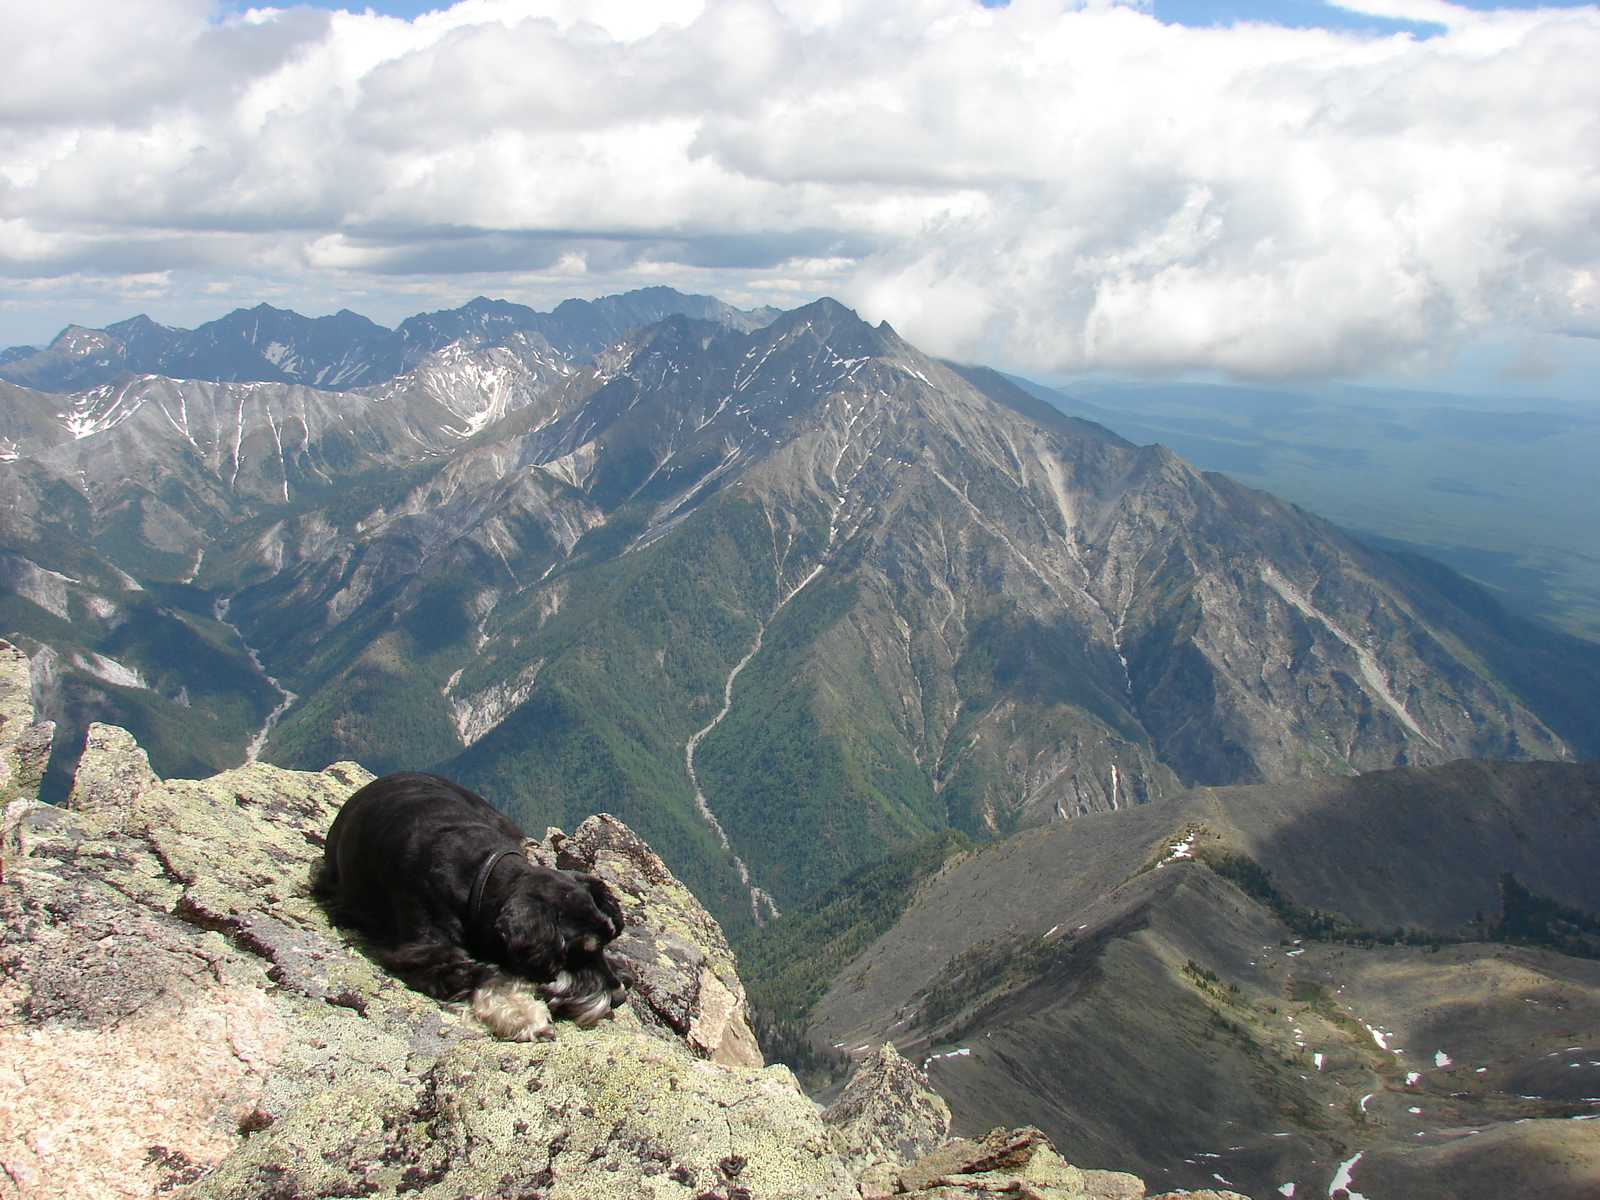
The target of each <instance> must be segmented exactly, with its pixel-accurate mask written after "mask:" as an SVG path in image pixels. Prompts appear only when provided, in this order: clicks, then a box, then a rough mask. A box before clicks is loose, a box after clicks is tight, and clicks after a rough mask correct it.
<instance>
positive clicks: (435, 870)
mask: <svg viewBox="0 0 1600 1200" xmlns="http://www.w3.org/2000/svg"><path fill="white" fill-rule="evenodd" d="M523 841H524V836H523V833H522V830H520V829H519V828H517V825H516V823H515V822H514V821H512V820H511V819H510V818H508V817H506V816H505V815H504V814H502V813H500V812H497V811H496V810H495V809H494V808H493V807H492V806H491V805H490V804H489V802H488V801H487V800H484V799H483V798H482V797H481V796H477V795H474V794H473V793H472V792H469V791H467V790H466V789H465V788H463V787H459V786H457V785H456V784H454V783H451V782H450V781H449V780H448V779H442V778H440V777H439V776H437V775H424V774H421V773H419V772H415V771H403V772H399V773H397V774H394V775H385V776H384V777H383V778H381V779H375V780H373V781H372V782H371V783H369V784H367V785H366V787H364V788H362V789H361V790H360V791H358V792H356V793H355V795H353V796H351V797H350V799H348V800H346V801H345V802H344V807H343V808H341V809H340V810H339V815H338V816H337V817H335V818H334V821H333V826H332V827H331V828H330V829H329V830H328V843H327V849H326V852H325V854H324V856H323V860H322V864H321V866H320V868H319V869H318V870H317V872H316V874H315V878H314V880H313V882H312V894H313V895H314V896H316V897H317V899H318V900H320V901H321V902H322V904H323V906H324V907H325V908H326V909H327V910H328V912H329V914H330V915H331V916H332V918H333V919H334V920H335V921H337V922H338V923H339V924H341V925H349V926H352V927H353V928H355V929H358V930H360V931H361V932H362V933H363V934H365V935H366V936H367V938H368V939H369V940H370V942H371V952H372V957H373V958H374V959H376V960H377V961H378V963H379V964H380V965H382V966H383V967H385V968H387V969H388V970H389V971H391V972H393V973H394V974H395V975H397V976H399V977H400V978H401V979H403V980H405V982H406V983H408V984H409V985H410V986H411V987H413V988H415V989H416V990H417V991H419V992H425V993H426V994H427V995H430V996H435V997H437V998H439V999H441V1000H457V999H463V998H465V997H467V996H468V995H469V994H470V995H471V997H472V1010H473V1012H474V1013H476V1014H477V1015H478V1017H479V1018H480V1019H482V1020H483V1021H484V1022H485V1023H486V1024H488V1025H489V1027H490V1028H491V1029H492V1030H493V1031H494V1032H495V1033H496V1034H497V1035H499V1036H501V1037H505V1038H512V1039H514V1040H517V1041H529V1040H531V1039H532V1038H534V1037H539V1036H545V1035H549V1034H550V1033H551V1024H550V1016H551V1011H552V1010H553V1011H554V1013H555V1015H557V1016H565V1017H571V1018H572V1019H573V1020H575V1021H576V1022H577V1023H578V1024H580V1025H584V1026H589V1025H593V1024H594V1023H595V1022H596V1021H598V1020H599V1019H600V1018H601V1017H603V1016H605V1014H606V1013H607V1012H609V1011H610V1010H611V1008H612V1007H613V1006H614V1005H616V1004H619V1003H621V1001H622V995H623V986H624V985H623V980H622V979H621V978H619V977H618V974H617V972H616V970H615V968H614V967H613V965H612V964H611V963H610V962H609V961H608V960H607V959H606V956H605V954H604V952H603V950H604V947H605V945H606V944H607V943H608V942H610V941H611V940H612V939H613V938H615V937H616V936H617V935H618V934H620V933H621V932H622V910H621V909H620V908H619V907H618V906H617V901H616V897H614V896H613V895H612V894H611V890H610V889H609V888H608V887H606V885H605V883H604V881H602V880H600V879H596V878H595V877H594V876H593V875H578V874H573V873H570V872H567V871H556V870H552V869H550V868H549V867H541V866H537V865H535V864H534V863H530V862H529V861H528V860H527V859H526V858H525V857H524V856H523V853H522V843H523ZM547 1005H548V1007H547Z"/></svg>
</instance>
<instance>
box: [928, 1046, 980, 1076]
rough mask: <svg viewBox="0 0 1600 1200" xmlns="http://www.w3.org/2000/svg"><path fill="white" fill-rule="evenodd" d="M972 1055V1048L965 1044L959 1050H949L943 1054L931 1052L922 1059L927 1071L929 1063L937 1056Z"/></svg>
mask: <svg viewBox="0 0 1600 1200" xmlns="http://www.w3.org/2000/svg"><path fill="white" fill-rule="evenodd" d="M971 1056H972V1049H971V1047H969V1046H963V1047H961V1049H959V1050H947V1051H945V1052H944V1053H943V1054H930V1055H928V1057H927V1058H925V1059H923V1060H922V1069H923V1070H924V1071H926V1070H927V1069H928V1064H929V1063H931V1062H932V1061H933V1060H934V1059H936V1058H970V1057H971Z"/></svg>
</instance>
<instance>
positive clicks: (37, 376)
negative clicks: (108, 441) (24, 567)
mask: <svg viewBox="0 0 1600 1200" xmlns="http://www.w3.org/2000/svg"><path fill="white" fill-rule="evenodd" d="M671 313H685V314H687V315H689V316H692V317H695V318H698V319H700V320H707V321H718V322H722V323H724V324H728V325H731V326H732V327H734V328H736V329H742V330H748V329H756V328H759V327H760V326H761V325H764V324H765V323H766V322H767V321H770V320H771V319H772V318H773V317H774V316H776V315H777V313H776V311H775V310H772V309H758V310H755V311H753V312H743V311H741V310H739V309H736V308H732V307H731V306H729V305H726V304H724V303H722V301H720V300H716V299H713V298H712V297H710V296H685V295H683V294H682V293H681V292H677V291H674V290H673V289H672V288H667V287H654V288H643V289H641V290H639V291H634V292H628V293H626V294H624V295H620V296H603V297H601V298H600V299H598V300H594V301H588V300H567V301H564V302H563V303H562V304H561V305H560V306H559V307H557V308H556V309H555V311H554V312H548V313H542V312H537V311H535V310H534V309H531V308H528V307H527V306H526V305H522V304H511V303H508V302H507V301H504V300H488V299H485V298H484V297H482V296H479V297H478V298H477V299H475V300H472V301H469V302H468V303H467V304H465V305H463V306H462V307H461V308H457V309H446V310H443V311H440V312H432V313H419V314H418V315H417V316H414V317H410V318H408V319H407V320H405V321H403V322H401V324H400V326H399V328H397V329H385V328H384V327H383V326H381V325H378V324H375V323H374V322H372V321H369V320H368V319H367V318H366V317H363V316H361V315H360V314H359V313H353V312H350V311H349V310H348V309H343V310H341V311H339V312H337V313H335V314H334V315H333V316H331V317H315V318H313V317H302V316H301V315H300V314H299V313H296V312H289V311H285V310H283V309H277V308H273V307H272V306H271V305H270V304H258V305H256V307H254V308H251V309H243V308H241V309H236V310H234V311H233V312H231V313H229V314H228V315H227V316H225V317H221V318H219V319H218V320H215V321H208V322H206V323H205V324H204V325H201V326H200V327H199V328H198V329H174V328H170V327H168V326H166V325H160V324H157V323H156V322H155V321H152V320H151V319H150V318H149V317H146V316H143V315H140V316H137V317H131V318H129V319H128V320H126V321H118V322H117V323H116V324H115V325H108V326H107V327H106V328H104V329H85V328H83V327H82V326H78V325H73V326H69V327H68V328H66V329H64V330H62V331H61V333H60V334H59V335H57V336H56V338H55V340H53V341H52V342H51V343H50V344H49V345H48V346H46V347H45V348H44V349H42V350H39V349H35V348H34V347H31V346H13V347H11V348H10V349H9V350H7V351H5V352H4V354H3V355H0V379H6V380H9V381H11V382H12V383H18V384H23V385H25V386H28V387H32V388H38V389H42V390H45V391H51V392H75V391H80V390H85V389H88V388H93V387H97V386H99V385H102V384H107V383H113V382H116V381H117V380H119V379H120V378H122V377H123V376H124V375H127V374H129V373H132V374H135V375H165V376H168V377H170V378H176V379H204V380H210V381H212V382H218V383H240V382H250V381H262V382H269V383H298V384H304V385H306V386H308V387H316V388H323V389H326V390H347V389H349V388H353V387H361V386H372V385H374V384H379V383H384V382H386V381H388V380H390V379H393V378H394V377H395V376H397V375H400V374H402V373H403V372H406V371H409V370H411V369H412V368H413V367H415V366H416V365H417V364H418V363H420V362H422V361H423V360H424V359H426V358H427V356H428V355H430V354H432V353H434V352H435V351H438V350H443V349H444V348H445V347H446V346H450V345H453V344H455V343H458V342H460V341H462V340H463V339H465V340H466V341H468V342H469V343H470V345H471V346H472V347H473V348H484V347H490V346H499V345H503V344H505V343H506V342H507V341H508V340H509V339H512V338H514V337H515V336H516V335H518V334H532V335H534V337H535V339H536V340H541V339H542V341H543V342H545V343H548V344H549V345H553V346H556V347H558V348H559V350H558V353H559V354H560V355H561V356H562V357H564V358H565V359H568V360H571V361H576V362H586V361H588V360H589V359H590V358H592V357H593V356H594V355H595V354H597V353H598V352H599V351H601V350H603V349H604V348H605V347H606V346H609V345H610V344H611V343H612V342H613V341H615V340H616V337H617V335H618V334H620V333H621V332H622V331H623V330H624V329H627V328H628V327H629V326H631V325H642V324H647V323H649V322H651V321H659V320H661V319H662V318H663V317H665V316H667V315H669V314H671Z"/></svg>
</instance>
